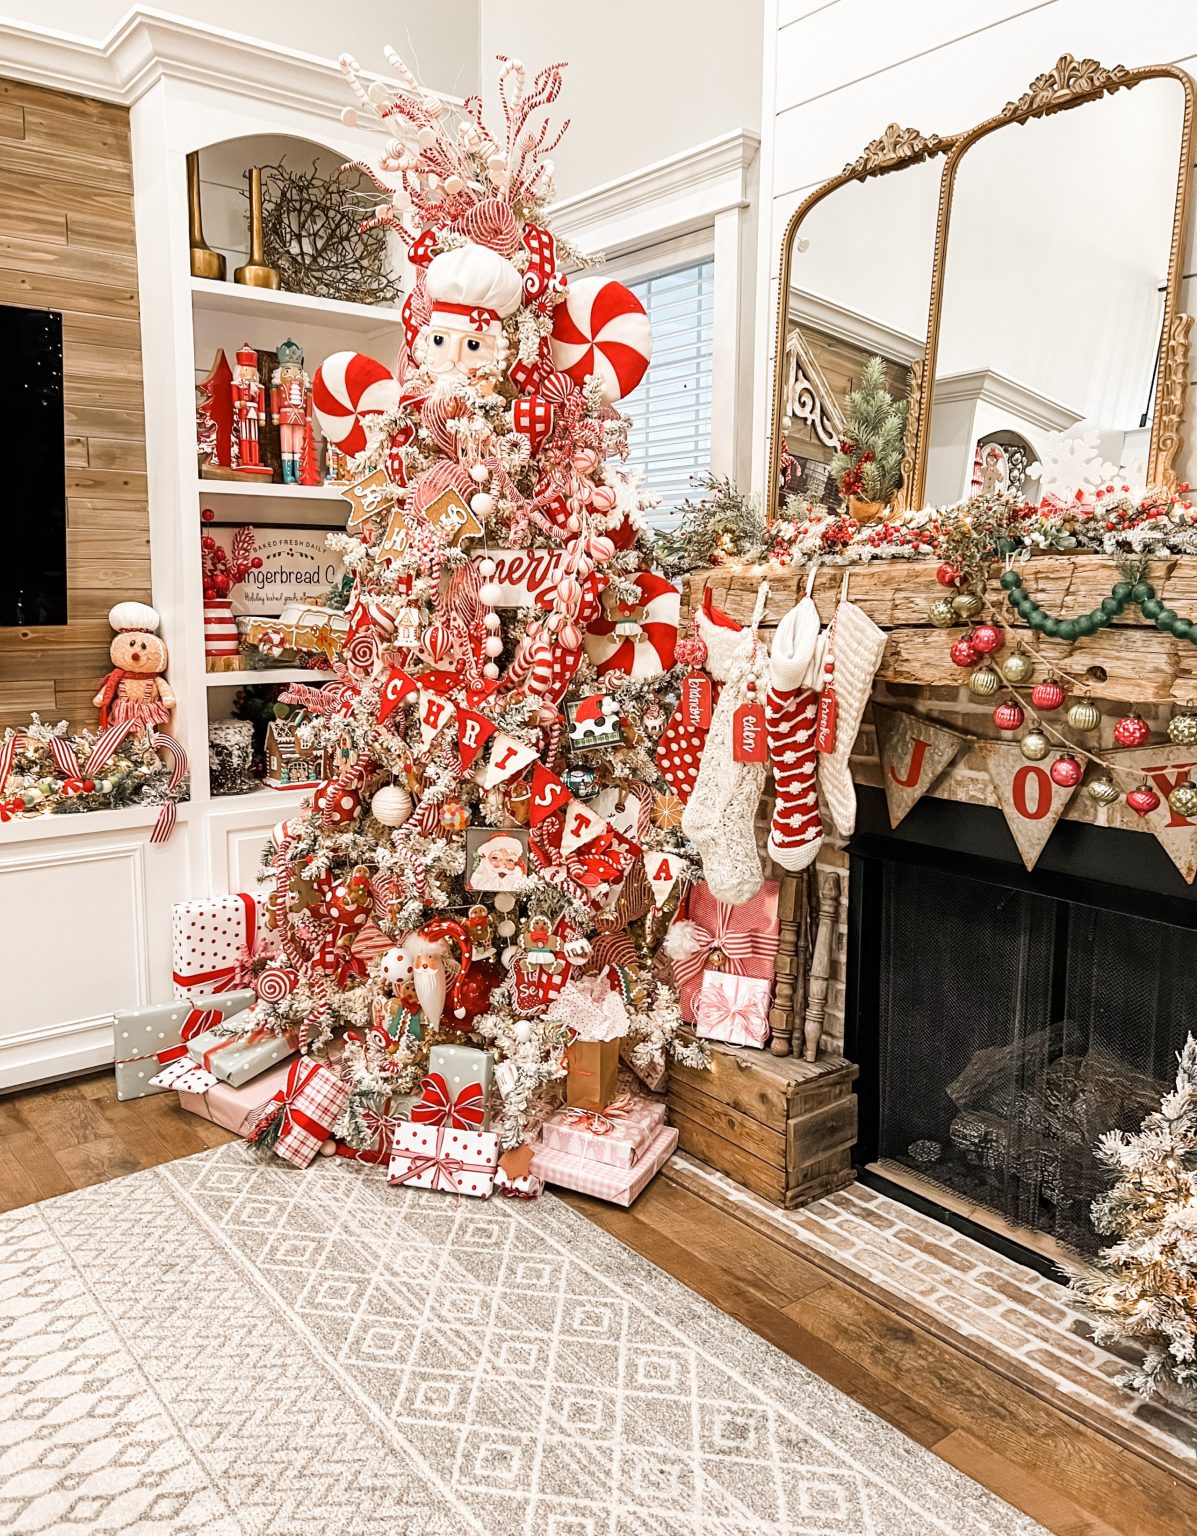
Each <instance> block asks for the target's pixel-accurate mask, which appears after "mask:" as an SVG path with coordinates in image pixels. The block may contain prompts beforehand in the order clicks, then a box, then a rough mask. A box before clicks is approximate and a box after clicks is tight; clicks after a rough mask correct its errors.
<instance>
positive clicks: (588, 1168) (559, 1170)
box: [531, 1125, 677, 1206]
mask: <svg viewBox="0 0 1197 1536" xmlns="http://www.w3.org/2000/svg"><path fill="white" fill-rule="evenodd" d="M676 1146H677V1131H676V1130H675V1129H674V1128H673V1126H671V1125H663V1126H661V1127H660V1129H659V1130H658V1131H657V1134H656V1135H655V1136H654V1137H653V1139H652V1141H651V1142H649V1144H648V1146H647V1147H645V1149H644V1151H643V1152H642V1153H641V1154H640V1157H639V1158H638V1160H637V1161H636V1162H635V1163H633V1164H632V1166H631V1167H630V1168H613V1167H612V1166H611V1164H610V1163H596V1162H592V1161H591V1160H590V1159H589V1158H584V1157H571V1156H570V1154H569V1153H568V1152H561V1151H558V1150H557V1149H556V1148H554V1147H546V1146H543V1145H540V1146H537V1148H536V1150H535V1152H534V1153H533V1155H532V1169H531V1171H532V1173H533V1174H534V1175H535V1176H536V1177H537V1178H539V1179H543V1180H544V1182H545V1183H546V1184H556V1185H557V1187H558V1188H559V1189H575V1190H577V1192H578V1193H579V1194H580V1195H594V1196H595V1197H596V1198H597V1199H599V1200H606V1201H607V1202H608V1203H609V1204H611V1205H622V1206H629V1205H631V1203H632V1201H633V1200H635V1198H636V1196H637V1195H638V1194H639V1193H640V1191H641V1190H642V1189H643V1188H644V1187H645V1185H646V1184H647V1183H648V1181H649V1180H650V1179H651V1178H652V1176H653V1174H654V1173H656V1172H657V1170H658V1169H659V1168H662V1167H664V1165H665V1164H666V1163H667V1162H668V1161H669V1159H670V1157H671V1156H672V1155H673V1149H674V1148H675V1147H676Z"/></svg>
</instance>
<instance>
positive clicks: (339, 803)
mask: <svg viewBox="0 0 1197 1536" xmlns="http://www.w3.org/2000/svg"><path fill="white" fill-rule="evenodd" d="M312 806H313V808H314V809H315V810H317V811H319V812H320V814H321V816H323V817H324V819H325V820H326V821H327V822H329V823H330V824H331V825H332V826H334V827H343V826H345V825H346V824H347V823H348V822H351V821H352V820H353V818H354V817H355V816H356V815H357V813H358V811H359V810H361V806H362V797H361V796H360V795H359V794H358V792H357V790H355V789H347V788H346V787H345V785H343V784H338V783H337V781H336V780H335V779H325V781H324V783H323V784H321V785H320V786H319V787H318V788H317V789H316V790H315V792H314V793H313V795H312Z"/></svg>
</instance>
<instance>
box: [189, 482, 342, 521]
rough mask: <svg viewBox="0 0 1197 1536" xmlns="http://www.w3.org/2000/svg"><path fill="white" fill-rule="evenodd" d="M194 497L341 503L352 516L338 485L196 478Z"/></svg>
mask: <svg viewBox="0 0 1197 1536" xmlns="http://www.w3.org/2000/svg"><path fill="white" fill-rule="evenodd" d="M195 494H196V495H198V496H199V497H200V498H201V499H205V498H207V497H209V496H218V497H224V496H236V497H238V498H241V497H243V496H249V497H251V498H252V499H253V500H255V501H300V502H303V501H339V502H340V503H341V505H342V507H344V508H345V516H346V517H348V516H349V503H348V502H347V501H345V500H344V498H343V497H342V495H341V487H340V486H339V485H283V484H281V483H280V482H277V481H270V480H267V481H264V482H260V481H256V480H204V479H199V478H197V480H196V487H195Z"/></svg>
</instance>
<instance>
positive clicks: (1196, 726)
mask: <svg viewBox="0 0 1197 1536" xmlns="http://www.w3.org/2000/svg"><path fill="white" fill-rule="evenodd" d="M1168 740H1169V741H1171V742H1173V743H1175V745H1176V746H1178V747H1195V746H1197V715H1194V714H1189V713H1185V714H1182V715H1173V716H1172V718H1171V720H1169V721H1168Z"/></svg>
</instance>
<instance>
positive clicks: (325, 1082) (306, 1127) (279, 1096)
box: [247, 1056, 349, 1168]
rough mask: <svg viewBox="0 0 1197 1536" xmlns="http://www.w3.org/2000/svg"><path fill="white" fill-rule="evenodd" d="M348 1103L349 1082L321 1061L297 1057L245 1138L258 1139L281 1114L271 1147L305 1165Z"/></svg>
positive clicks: (318, 1148) (289, 1161)
mask: <svg viewBox="0 0 1197 1536" xmlns="http://www.w3.org/2000/svg"><path fill="white" fill-rule="evenodd" d="M348 1102H349V1084H348V1083H347V1082H346V1081H345V1080H344V1078H342V1077H340V1076H339V1075H338V1074H337V1073H336V1072H334V1071H333V1070H332V1069H331V1068H330V1067H326V1066H325V1065H324V1063H323V1062H322V1061H312V1060H311V1058H310V1057H306V1056H301V1057H300V1058H299V1060H298V1061H293V1062H292V1063H291V1065H290V1067H289V1068H288V1069H287V1080H286V1082H285V1083H284V1084H283V1086H282V1089H281V1090H280V1091H279V1092H278V1093H276V1094H275V1095H274V1097H273V1098H272V1099H271V1100H270V1101H269V1102H268V1103H267V1104H265V1105H263V1107H262V1113H261V1115H260V1116H259V1118H258V1121H257V1124H256V1125H255V1126H254V1128H253V1131H252V1132H251V1133H250V1135H249V1136H248V1138H247V1140H249V1141H256V1140H258V1139H259V1138H260V1137H261V1136H262V1134H263V1132H264V1131H266V1130H267V1129H268V1128H269V1127H271V1126H272V1125H273V1124H274V1122H275V1120H276V1119H277V1118H278V1117H279V1116H280V1115H281V1117H282V1124H281V1126H280V1128H279V1134H278V1140H277V1141H276V1142H275V1144H274V1150H275V1152H277V1153H278V1155H279V1157H281V1158H284V1159H285V1160H286V1161H287V1162H288V1163H294V1164H295V1166H296V1167H297V1168H306V1167H307V1166H308V1164H309V1163H310V1162H311V1161H312V1159H313V1158H314V1157H315V1156H316V1153H317V1152H319V1150H320V1148H321V1147H322V1146H323V1145H324V1143H325V1142H326V1141H328V1140H329V1138H330V1137H331V1136H332V1128H333V1126H334V1125H335V1124H336V1123H337V1121H338V1120H339V1119H340V1118H341V1114H342V1111H343V1110H344V1108H345V1106H346V1104H348Z"/></svg>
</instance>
